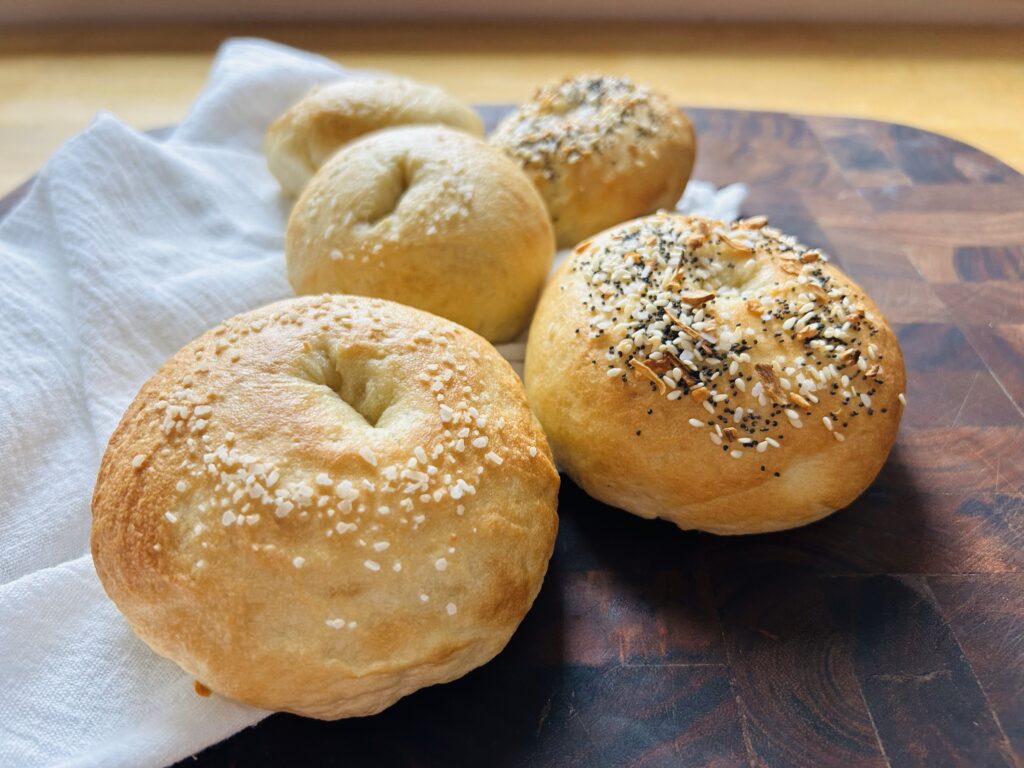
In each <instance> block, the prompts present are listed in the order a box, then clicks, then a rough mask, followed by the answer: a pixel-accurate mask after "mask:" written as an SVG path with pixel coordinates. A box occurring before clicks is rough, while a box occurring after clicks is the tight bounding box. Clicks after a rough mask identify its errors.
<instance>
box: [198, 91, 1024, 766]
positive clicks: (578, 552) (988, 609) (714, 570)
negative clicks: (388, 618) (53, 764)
mask: <svg viewBox="0 0 1024 768" xmlns="http://www.w3.org/2000/svg"><path fill="white" fill-rule="evenodd" d="M484 111H485V113H486V116H487V118H488V121H489V122H490V124H492V125H493V123H494V122H495V121H496V119H497V118H498V117H499V116H500V115H501V114H502V112H503V109H502V108H498V107H491V108H485V110H484ZM690 114H691V115H692V117H693V119H694V122H695V125H696V127H697V130H698V134H699V155H698V164H697V168H696V171H695V176H696V177H698V178H701V179H708V180H710V181H713V182H716V183H718V184H727V183H731V182H734V181H743V182H745V183H747V184H748V185H749V186H750V198H749V200H748V202H747V204H746V206H745V208H746V210H745V213H746V214H748V215H752V214H757V213H763V214H767V215H768V216H769V217H770V218H771V220H772V223H773V224H775V225H776V226H778V227H780V228H781V229H783V230H784V231H786V232H791V233H794V234H796V235H798V236H800V237H801V239H803V240H804V242H806V243H807V244H809V245H814V246H820V247H823V248H825V249H827V250H828V251H829V252H830V253H831V254H832V256H833V257H834V258H835V259H836V260H837V261H838V262H839V263H840V264H841V265H842V266H843V267H844V268H845V269H846V270H847V271H848V272H849V273H850V274H851V275H852V276H853V277H854V278H856V279H857V280H858V281H860V283H861V284H862V285H863V286H864V287H865V288H866V289H867V290H869V291H870V292H871V294H872V295H873V296H874V298H875V300H876V301H877V302H878V304H879V305H880V306H881V307H882V308H883V310H884V311H885V312H886V313H887V315H888V317H889V318H890V320H891V321H892V322H893V324H894V325H895V327H896V328H897V329H898V333H899V335H900V339H901V341H902V343H903V348H904V352H905V354H906V359H907V367H908V373H909V385H908V391H907V397H908V400H909V406H908V407H907V409H906V414H905V418H904V421H903V426H902V429H901V432H900V436H899V441H898V443H897V445H896V447H895V449H894V450H893V452H892V455H891V457H890V459H889V462H888V464H887V465H886V467H885V469H884V470H883V471H882V473H881V475H880V477H879V478H878V480H877V481H876V482H875V483H874V485H873V486H872V487H871V488H870V489H869V490H868V491H867V492H866V493H865V494H864V495H863V496H862V497H861V498H860V499H859V500H857V501H856V502H855V503H854V504H853V505H852V506H851V507H850V508H848V509H846V510H844V511H842V512H839V513H837V514H835V515H834V516H832V517H830V518H828V519H826V520H824V521H822V522H820V523H816V524H814V525H811V526H809V527H807V528H803V529H800V530H795V531H789V532H785V533H778V534H771V535H763V536H756V537H745V538H719V537H714V536H710V535H705V534H699V533H692V532H690V533H687V532H681V531H678V530H676V529H675V528H674V527H673V526H671V525H669V524H667V523H661V522H648V521H645V520H640V519H638V518H634V517H631V516H629V515H626V514H624V513H621V512H618V511H615V510H612V509H609V508H607V507H605V506H603V505H601V504H598V503H597V502H595V501H593V500H591V499H589V498H587V497H586V496H585V495H584V494H583V493H582V492H581V491H580V490H579V489H578V488H576V487H575V486H573V485H572V484H571V483H570V482H568V481H566V482H565V484H564V488H563V491H562V494H561V505H560V510H559V511H560V514H561V530H560V532H559V538H558V544H557V548H556V552H555V556H554V559H553V560H552V563H551V570H550V573H549V575H548V578H547V581H546V583H545V585H544V589H543V591H542V593H541V595H540V597H539V599H538V601H537V605H536V606H535V607H534V609H533V611H532V612H531V613H530V614H529V616H528V617H527V618H526V620H525V621H524V623H523V625H522V627H521V628H520V630H519V632H518V633H517V634H516V635H515V637H514V638H513V640H512V642H511V643H510V644H509V646H508V648H507V649H506V650H505V651H504V652H503V653H502V654H501V655H500V656H499V657H498V658H497V659H496V660H495V661H493V662H492V663H491V664H488V665H487V666H485V667H483V668H482V669H479V670H477V671H475V672H473V673H471V674H469V675H467V676H466V677H465V678H463V679H462V680H459V681H457V682H455V683H452V684H450V685H445V686H438V687H434V688H430V689H426V690H423V691H420V692H419V693H416V694H414V695H412V696H410V697H408V698H407V699H405V700H403V701H401V702H399V703H398V704H397V705H395V706H394V707H392V708H391V709H389V710H387V711H386V712H384V713H382V714H381V715H378V716H376V717H371V718H364V719H359V720H349V721H342V722H336V723H322V722H316V721H312V720H303V719H300V718H297V717H293V716H289V715H275V716H273V717H270V718H268V719H267V720H266V721H264V722H263V723H261V724H260V725H259V726H257V727H255V728H252V729H250V730H248V731H246V732H243V733H241V734H239V735H237V736H235V737H234V738H232V739H229V740H228V741H226V742H224V743H223V744H220V745H218V746H215V747H213V748H211V749H209V750H207V751H205V752H204V753H202V754H201V755H199V757H198V759H197V760H195V761H193V760H188V761H185V762H184V763H182V765H183V766H204V765H209V766H213V765H226V764H231V765H245V766H277V765H309V764H339V765H341V764H344V765H374V766H383V765H396V766H410V767H411V766H434V765H438V766H441V765H443V766H484V765H486V766H511V765H529V766H560V767H561V766H581V767H583V766H586V767H587V768H597V767H600V766H690V765H693V766H698V765H699V766H816V767H818V768H826V767H827V766H839V767H841V768H855V767H859V766H893V767H894V768H903V766H928V767H929V768H931V767H933V766H972V767H974V768H978V767H980V766H1014V765H1017V766H1021V765H1024V693H1022V691H1024V460H1022V459H1024V410H1022V407H1024V363H1022V353H1024V284H1022V277H1024V177H1022V176H1021V175H1020V174H1018V173H1016V172H1015V171H1013V170H1011V169H1010V168H1009V167H1007V166H1006V165H1003V164H1002V163H1000V162H999V161H997V160H995V159H994V158H992V157H989V156H987V155H985V154H983V153H981V152H979V151H977V150H975V149H972V148H971V147H968V146H965V145H963V144H960V143H957V142H955V141H952V140H950V139H947V138H944V137H941V136H937V135H934V134H930V133H926V132H923V131H919V130H915V129H913V128H908V127H904V126H898V125H890V124H883V123H876V122H869V121H862V120H852V119H835V118H819V117H799V116H793V115H785V114H770V113H759V112H736V111H726V110H704V109H694V110H691V111H690Z"/></svg>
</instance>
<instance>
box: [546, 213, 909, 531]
mask: <svg viewBox="0 0 1024 768" xmlns="http://www.w3.org/2000/svg"><path fill="white" fill-rule="evenodd" d="M904 386H905V373H904V366H903V357H902V354H901V352H900V347H899V343H898V341H897V339H896V336H895V334H894V333H893V332H892V330H891V329H890V328H889V326H888V325H887V324H886V322H885V318H884V317H882V313H881V312H880V311H879V309H878V307H877V306H875V304H874V302H872V301H871V299H870V298H869V297H868V296H866V295H865V294H864V292H863V290H862V289H861V288H860V287H859V286H857V284H856V283H854V282H853V281H852V280H851V279H850V278H849V277H847V276H846V275H844V274H843V273H842V272H841V271H840V270H839V269H838V268H836V267H835V266H834V265H832V264H831V263H830V262H828V261H827V257H826V256H825V255H824V254H821V253H820V252H819V251H816V250H810V249H807V248H805V247H803V246H801V245H800V244H798V243H796V242H795V241H794V240H793V239H792V238H789V237H786V236H785V235H782V234H781V233H779V232H778V231H776V230H772V229H770V228H767V227H765V220H764V218H763V217H758V218H757V219H750V220H747V221H745V222H739V223H737V224H735V225H730V224H726V223H724V222H720V221H714V220H709V219H702V218H699V217H689V216H682V215H673V214H658V215H655V216H649V217H647V218H644V219H638V220H636V221H633V222H627V223H626V224H623V225H620V226H618V227H615V228H614V229H611V230H608V231H607V232H603V233H601V234H600V235H598V236H596V237H595V238H594V239H593V240H592V241H590V242H588V243H582V244H581V245H580V246H579V247H578V248H577V249H576V251H575V252H574V253H573V256H572V257H571V258H570V259H568V260H567V261H566V262H565V264H563V266H562V267H561V269H560V270H559V272H558V273H557V274H556V276H555V278H554V279H553V281H552V282H551V284H549V286H548V287H547V289H546V290H545V292H544V295H543V297H542V298H541V301H540V304H539V306H538V308H537V313H536V315H535V317H534V321H533V324H532V326H531V328H530V337H529V343H528V345H527V350H526V388H527V392H528V394H529V398H530V404H531V406H532V407H533V409H534V411H535V412H536V413H537V415H538V417H539V418H540V420H541V423H542V424H543V425H544V428H545V430H546V432H547V435H548V439H549V440H550V442H551V446H552V449H553V451H554V453H555V457H556V459H557V460H558V462H559V464H560V466H561V467H562V468H563V469H564V470H565V471H567V472H568V473H569V475H571V476H572V477H573V479H574V480H576V482H577V483H579V484H580V485H581V486H582V487H583V488H584V489H585V490H586V491H587V492H588V493H590V494H591V495H593V496H595V497H596V498H598V499H601V500H602V501H605V502H607V503H609V504H613V505H615V506H618V507H621V508H623V509H626V510H628V511H630V512H633V513H634V514H637V515H640V516H643V517H662V518H666V519H668V520H672V521H673V522H675V523H676V524H677V525H679V526H680V527H682V528H699V529H703V530H707V531H712V532H714V533H753V532H760V531H773V530H780V529H783V528H789V527H793V526H797V525H802V524H804V523H809V522H812V521H813V520H817V519H819V518H821V517H824V516H825V515H827V514H829V513H830V512H832V511H834V510H836V509H839V508H841V507H843V506H846V505H847V504H849V503H850V502H851V501H852V500H853V499H854V498H856V496H857V495H858V494H860V493H861V492H862V491H863V490H864V489H865V488H866V487H867V486H868V484H869V483H870V482H871V481H872V480H873V479H874V477H875V475H876V474H877V473H878V470H879V469H880V468H881V466H882V464H883V462H884V461H885V457H886V455H887V454H888V452H889V449H890V448H891V446H892V444H893V441H894V440H895V437H896V431H897V429H898V427H899V421H900V415H901V413H902V402H903V401H902V392H903V390H904Z"/></svg>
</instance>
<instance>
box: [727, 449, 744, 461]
mask: <svg viewBox="0 0 1024 768" xmlns="http://www.w3.org/2000/svg"><path fill="white" fill-rule="evenodd" d="M729 455H730V456H732V457H733V458H734V459H742V458H743V451H741V450H738V449H737V450H735V451H730V452H729Z"/></svg>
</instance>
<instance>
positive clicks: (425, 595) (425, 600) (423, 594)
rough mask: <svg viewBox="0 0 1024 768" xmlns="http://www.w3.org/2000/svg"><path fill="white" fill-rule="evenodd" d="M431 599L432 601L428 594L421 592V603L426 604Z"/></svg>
mask: <svg viewBox="0 0 1024 768" xmlns="http://www.w3.org/2000/svg"><path fill="white" fill-rule="evenodd" d="M429 599H430V595H428V594H427V593H426V592H420V602H421V603H425V602H427V601H428V600H429Z"/></svg>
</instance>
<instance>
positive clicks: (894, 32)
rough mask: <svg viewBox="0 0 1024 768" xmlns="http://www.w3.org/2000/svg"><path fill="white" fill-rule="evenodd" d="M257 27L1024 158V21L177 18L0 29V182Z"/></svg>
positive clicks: (135, 107) (449, 68)
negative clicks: (605, 76) (579, 74)
mask: <svg viewBox="0 0 1024 768" xmlns="http://www.w3.org/2000/svg"><path fill="white" fill-rule="evenodd" d="M233 35H258V36H263V37H268V38H271V39H274V40H278V41H281V42H284V43H288V44H291V45H296V46H300V47H303V48H306V49H309V50H315V51H319V52H322V53H324V54H327V55H329V56H331V57H332V58H334V59H336V60H337V61H339V62H342V63H344V64H346V65H348V66H352V67H375V68H380V69H385V70H390V71H392V72H395V73H400V74H404V75H408V76H411V77H414V78H419V79H422V80H426V81H430V82H434V83H437V84H440V85H442V86H444V87H446V88H448V89H449V90H450V91H452V92H453V93H454V94H456V95H458V96H460V97H462V98H464V99H466V100H468V101H472V102H509V101H515V100H518V99H522V98H524V97H526V96H528V95H529V93H530V91H531V90H532V88H533V87H534V86H535V85H536V84H537V83H539V82H541V81H543V80H545V79H548V78H551V77H554V76H558V75H562V74H565V73H571V72H576V71H580V70H601V71H609V72H614V73H626V74H630V75H632V76H633V77H634V78H635V79H637V80H640V81H643V82H647V83H649V84H651V85H654V86H656V87H658V88H660V89H662V90H664V91H666V92H668V93H669V94H671V96H673V97H674V98H675V99H676V100H678V101H679V102H680V103H683V104H689V105H695V106H697V105H699V106H719V107H735V108H752V109H762V110H781V111H787V112H802V113H814V114H828V115H852V116H858V117H871V118H877V119H882V120H889V121H894V122H901V123H907V124H910V125H914V126H918V127H921V128H927V129H929V130H932V131H937V132H940V133H944V134H947V135H949V136H952V137H954V138H957V139H960V140H962V141H966V142H968V143H970V144H973V145H975V146H977V147H979V148H981V149H983V150H985V151H987V152H989V153H991V154H994V155H996V156H997V157H999V158H1000V159H1002V160H1004V161H1005V162H1007V163H1009V164H1011V165H1013V166H1015V167H1017V168H1018V169H1024V141H1022V140H1021V135H1022V134H1021V129H1020V125H1021V122H1022V118H1024V98H1022V94H1024V42H1022V40H1024V32H1022V30H1020V29H1012V28H1011V29H1006V28H1002V29H1001V28H966V29H964V28H955V29H954V28H923V27H877V28H872V27H852V26H821V25H813V26H793V25H779V26H772V25H737V24H728V25H725V24H720V25H694V24H686V25H683V24H654V23H646V24H633V23H628V24H627V23H601V24H552V23H545V24H525V23H515V24H501V25H480V24H472V25H468V24H445V25H395V24H388V25H382V24H375V25H366V24H359V25H355V24H292V25H288V24H274V25H262V26H261V25H253V24H246V25H232V24H194V25H189V24H173V25H168V24H165V25H147V26H119V27H106V26H104V27H83V26H81V25H78V26H75V27H56V28H45V27H41V28H36V29H17V28H13V29H12V28H8V29H2V28H0V192H2V191H6V190H8V189H10V188H12V187H14V186H16V185H17V184H19V183H20V182H22V181H23V180H24V179H25V178H27V177H28V176H29V175H31V174H32V173H34V172H35V171H36V170H37V169H38V168H39V166H40V165H41V164H42V163H43V162H44V161H45V159H46V157H47V156H48V155H49V154H50V153H51V152H53V150H54V149H56V148H57V147H58V146H59V145H60V144H61V143H62V142H63V141H65V140H66V139H67V138H68V137H70V136H71V135H73V134H74V133H75V132H77V131H79V130H81V129H82V128H83V127H85V126H86V125H87V124H88V123H89V121H90V119H91V118H92V116H93V115H94V114H95V113H96V112H97V111H99V110H108V111H111V112H113V113H115V114H117V115H118V116H119V117H121V118H122V119H124V120H125V121H127V122H128V123H130V124H131V125H134V126H137V127H140V128H147V127H153V126H159V125H166V124H169V123H173V122H174V121H176V120H178V119H180V118H181V116H182V115H183V114H184V112H185V110H186V108H187V107H188V104H189V103H190V102H191V100H192V99H193V98H194V96H195V94H196V92H197V91H198V90H199V88H200V87H201V86H202V84H203V82H204V79H205V78H206V75H207V71H208V69H209V66H210V62H211V59H212V56H213V53H214V51H215V50H216V47H217V45H218V44H219V42H221V41H222V40H223V39H224V38H226V37H230V36H233Z"/></svg>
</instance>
